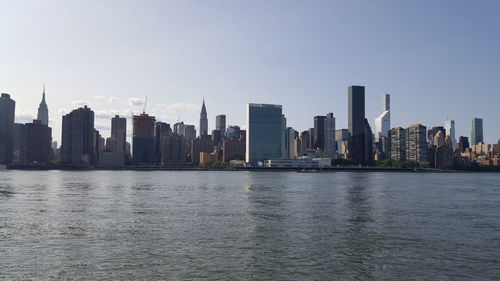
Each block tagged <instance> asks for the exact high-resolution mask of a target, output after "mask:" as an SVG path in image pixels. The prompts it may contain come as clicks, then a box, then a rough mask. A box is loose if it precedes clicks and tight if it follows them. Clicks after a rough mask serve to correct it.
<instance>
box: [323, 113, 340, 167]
mask: <svg viewBox="0 0 500 281" xmlns="http://www.w3.org/2000/svg"><path fill="white" fill-rule="evenodd" d="M324 139H325V146H324V155H325V156H326V157H330V158H331V159H334V158H336V154H337V143H336V141H335V117H333V113H328V114H327V115H326V118H325V136H324Z"/></svg>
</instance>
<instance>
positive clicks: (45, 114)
mask: <svg viewBox="0 0 500 281" xmlns="http://www.w3.org/2000/svg"><path fill="white" fill-rule="evenodd" d="M36 119H38V120H40V121H41V122H42V125H45V126H48V125H49V109H48V107H47V103H45V84H43V93H42V102H40V105H39V106H38V115H37V117H36Z"/></svg>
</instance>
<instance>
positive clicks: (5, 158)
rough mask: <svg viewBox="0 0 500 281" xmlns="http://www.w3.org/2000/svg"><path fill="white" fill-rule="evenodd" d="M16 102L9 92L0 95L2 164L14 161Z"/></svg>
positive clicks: (0, 153) (0, 156)
mask: <svg viewBox="0 0 500 281" xmlns="http://www.w3.org/2000/svg"><path fill="white" fill-rule="evenodd" d="M15 111H16V102H15V101H14V100H13V99H11V98H10V95H9V94H5V93H3V94H2V95H1V97H0V165H9V164H11V163H12V155H13V150H14V118H15Z"/></svg>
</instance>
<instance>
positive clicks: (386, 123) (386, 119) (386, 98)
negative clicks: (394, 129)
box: [375, 94, 391, 142]
mask: <svg viewBox="0 0 500 281" xmlns="http://www.w3.org/2000/svg"><path fill="white" fill-rule="evenodd" d="M390 129H391V96H390V95H389V94H387V95H383V96H382V113H381V114H380V115H379V117H377V118H376V119H375V142H380V138H381V137H386V138H387V137H388V136H389V135H388V134H389V130H390Z"/></svg>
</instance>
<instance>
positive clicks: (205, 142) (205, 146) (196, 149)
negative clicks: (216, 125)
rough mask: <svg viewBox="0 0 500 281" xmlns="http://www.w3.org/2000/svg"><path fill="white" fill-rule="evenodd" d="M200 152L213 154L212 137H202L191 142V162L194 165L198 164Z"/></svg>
mask: <svg viewBox="0 0 500 281" xmlns="http://www.w3.org/2000/svg"><path fill="white" fill-rule="evenodd" d="M201 152H207V153H212V152H214V142H213V141H212V136H210V135H203V136H200V137H199V138H197V139H194V140H191V162H192V163H193V164H194V165H198V164H200V153H201Z"/></svg>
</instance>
